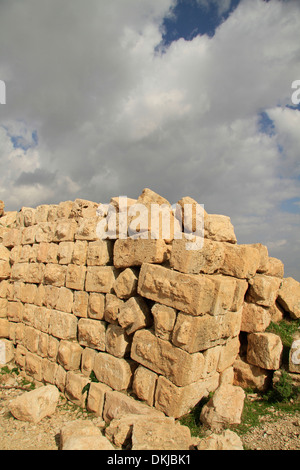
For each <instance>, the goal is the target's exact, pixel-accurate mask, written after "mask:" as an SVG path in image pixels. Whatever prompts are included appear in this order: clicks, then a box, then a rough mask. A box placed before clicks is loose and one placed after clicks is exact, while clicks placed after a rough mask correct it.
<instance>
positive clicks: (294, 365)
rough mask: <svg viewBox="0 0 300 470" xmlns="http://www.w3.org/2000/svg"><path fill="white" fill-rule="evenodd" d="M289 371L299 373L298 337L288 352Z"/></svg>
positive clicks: (299, 339)
mask: <svg viewBox="0 0 300 470" xmlns="http://www.w3.org/2000/svg"><path fill="white" fill-rule="evenodd" d="M289 371H290V372H294V373H296V374H300V338H298V339H295V341H293V343H292V346H291V349H290V353H289Z"/></svg>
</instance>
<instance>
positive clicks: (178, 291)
mask: <svg viewBox="0 0 300 470" xmlns="http://www.w3.org/2000/svg"><path fill="white" fill-rule="evenodd" d="M214 290H215V283H214V282H213V280H211V279H209V276H205V275H201V274H200V275H190V274H182V273H179V272H176V271H172V270H170V269H168V268H165V267H163V266H157V265H152V264H147V263H145V264H143V266H142V268H141V271H140V276H139V283H138V293H139V294H140V295H141V296H142V297H146V298H147V299H151V300H154V301H155V302H158V303H161V304H164V305H167V306H168V307H173V308H176V309H177V310H182V311H183V312H186V313H190V314H191V315H201V314H205V313H209V312H210V311H211V309H212V306H213V303H214V302H215V298H214V295H212V293H213V292H214Z"/></svg>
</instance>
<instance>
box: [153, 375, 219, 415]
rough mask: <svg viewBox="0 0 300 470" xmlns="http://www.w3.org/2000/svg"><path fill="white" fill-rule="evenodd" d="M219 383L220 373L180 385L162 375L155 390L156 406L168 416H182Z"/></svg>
mask: <svg viewBox="0 0 300 470" xmlns="http://www.w3.org/2000/svg"><path fill="white" fill-rule="evenodd" d="M218 385H219V374H218V373H215V374H214V375H213V376H211V377H208V378H206V379H201V380H198V381H197V382H194V383H192V384H189V385H186V386H183V387H178V386H176V385H175V384H174V383H173V382H171V381H170V380H168V379H167V378H166V377H163V376H160V377H159V378H158V381H157V387H156V392H155V408H156V409H158V410H160V411H162V412H163V413H165V414H166V415H167V416H172V417H174V418H180V417H181V416H184V415H185V414H187V413H189V411H190V410H191V409H192V408H193V407H194V406H195V405H196V404H197V403H198V402H199V401H200V400H201V399H202V398H203V397H206V396H208V394H209V393H210V392H212V391H214V390H216V388H217V387H218Z"/></svg>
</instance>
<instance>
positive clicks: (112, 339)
mask: <svg viewBox="0 0 300 470" xmlns="http://www.w3.org/2000/svg"><path fill="white" fill-rule="evenodd" d="M105 344H106V351H107V352H108V353H109V354H112V355H113V356H115V357H125V356H127V355H128V354H129V352H130V346H131V339H130V338H129V336H128V335H127V334H126V332H125V331H124V329H123V328H121V327H120V326H118V325H108V327H107V330H106V338H105Z"/></svg>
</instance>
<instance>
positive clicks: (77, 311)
mask: <svg viewBox="0 0 300 470" xmlns="http://www.w3.org/2000/svg"><path fill="white" fill-rule="evenodd" d="M88 303H89V294H88V293H87V292H83V291H75V292H74V303H73V307H72V312H73V313H74V315H76V317H82V318H87V316H88V315H87V309H88Z"/></svg>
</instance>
